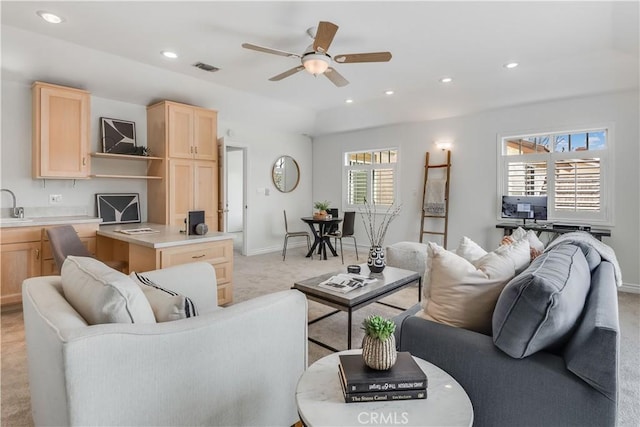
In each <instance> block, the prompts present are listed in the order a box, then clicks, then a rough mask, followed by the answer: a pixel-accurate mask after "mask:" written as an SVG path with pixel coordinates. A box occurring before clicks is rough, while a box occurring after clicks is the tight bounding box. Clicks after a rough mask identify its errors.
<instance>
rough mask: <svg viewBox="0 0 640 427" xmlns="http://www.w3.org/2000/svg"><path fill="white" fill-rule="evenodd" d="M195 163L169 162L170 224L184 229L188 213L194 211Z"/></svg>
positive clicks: (176, 160) (178, 160) (187, 161)
mask: <svg viewBox="0 0 640 427" xmlns="http://www.w3.org/2000/svg"><path fill="white" fill-rule="evenodd" d="M193 168H194V161H193V160H181V159H172V160H169V224H171V225H177V226H179V227H184V220H185V218H186V217H187V213H188V212H189V211H190V210H193V193H194V182H193V177H194V172H193Z"/></svg>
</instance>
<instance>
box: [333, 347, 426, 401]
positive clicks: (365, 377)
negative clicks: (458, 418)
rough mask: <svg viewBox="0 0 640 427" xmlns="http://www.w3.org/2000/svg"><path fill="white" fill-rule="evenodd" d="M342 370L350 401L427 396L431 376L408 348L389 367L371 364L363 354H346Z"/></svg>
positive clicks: (343, 357)
mask: <svg viewBox="0 0 640 427" xmlns="http://www.w3.org/2000/svg"><path fill="white" fill-rule="evenodd" d="M338 370H339V377H340V384H341V386H342V394H343V395H344V400H345V402H347V403H353V402H377V401H385V400H408V399H426V398H427V376H426V375H425V373H424V372H423V371H422V369H420V367H419V366H418V364H417V363H416V361H415V360H413V357H411V354H410V353H409V352H406V351H403V352H398V359H397V361H396V363H395V364H394V365H393V367H391V369H388V370H386V371H377V370H375V369H371V368H369V367H368V366H367V365H365V363H364V360H363V359H362V355H361V354H343V355H340V363H339V364H338Z"/></svg>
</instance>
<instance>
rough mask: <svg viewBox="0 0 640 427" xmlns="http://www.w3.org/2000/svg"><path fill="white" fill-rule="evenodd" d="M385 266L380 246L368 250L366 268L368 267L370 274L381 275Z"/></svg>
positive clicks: (382, 250)
mask: <svg viewBox="0 0 640 427" xmlns="http://www.w3.org/2000/svg"><path fill="white" fill-rule="evenodd" d="M386 265H387V263H386V260H385V259H384V249H382V246H372V247H371V248H370V249H369V258H367V267H369V270H370V271H371V272H372V273H382V270H384V268H385V267H386Z"/></svg>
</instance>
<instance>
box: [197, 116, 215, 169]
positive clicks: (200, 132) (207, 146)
mask: <svg viewBox="0 0 640 427" xmlns="http://www.w3.org/2000/svg"><path fill="white" fill-rule="evenodd" d="M193 124H194V140H193V145H194V151H195V153H194V158H196V159H198V160H218V146H217V141H218V113H217V112H216V111H212V110H203V109H201V108H198V109H196V110H195V114H194V118H193Z"/></svg>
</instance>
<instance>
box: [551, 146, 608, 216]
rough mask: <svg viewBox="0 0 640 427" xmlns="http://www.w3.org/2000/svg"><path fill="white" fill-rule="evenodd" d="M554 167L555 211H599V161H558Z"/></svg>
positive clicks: (595, 159)
mask: <svg viewBox="0 0 640 427" xmlns="http://www.w3.org/2000/svg"><path fill="white" fill-rule="evenodd" d="M554 166H555V172H554V173H555V183H556V188H555V209H556V210H557V211H568V212H578V211H589V212H598V211H600V159H598V158H592V159H566V160H558V161H556V162H555V165H554Z"/></svg>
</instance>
